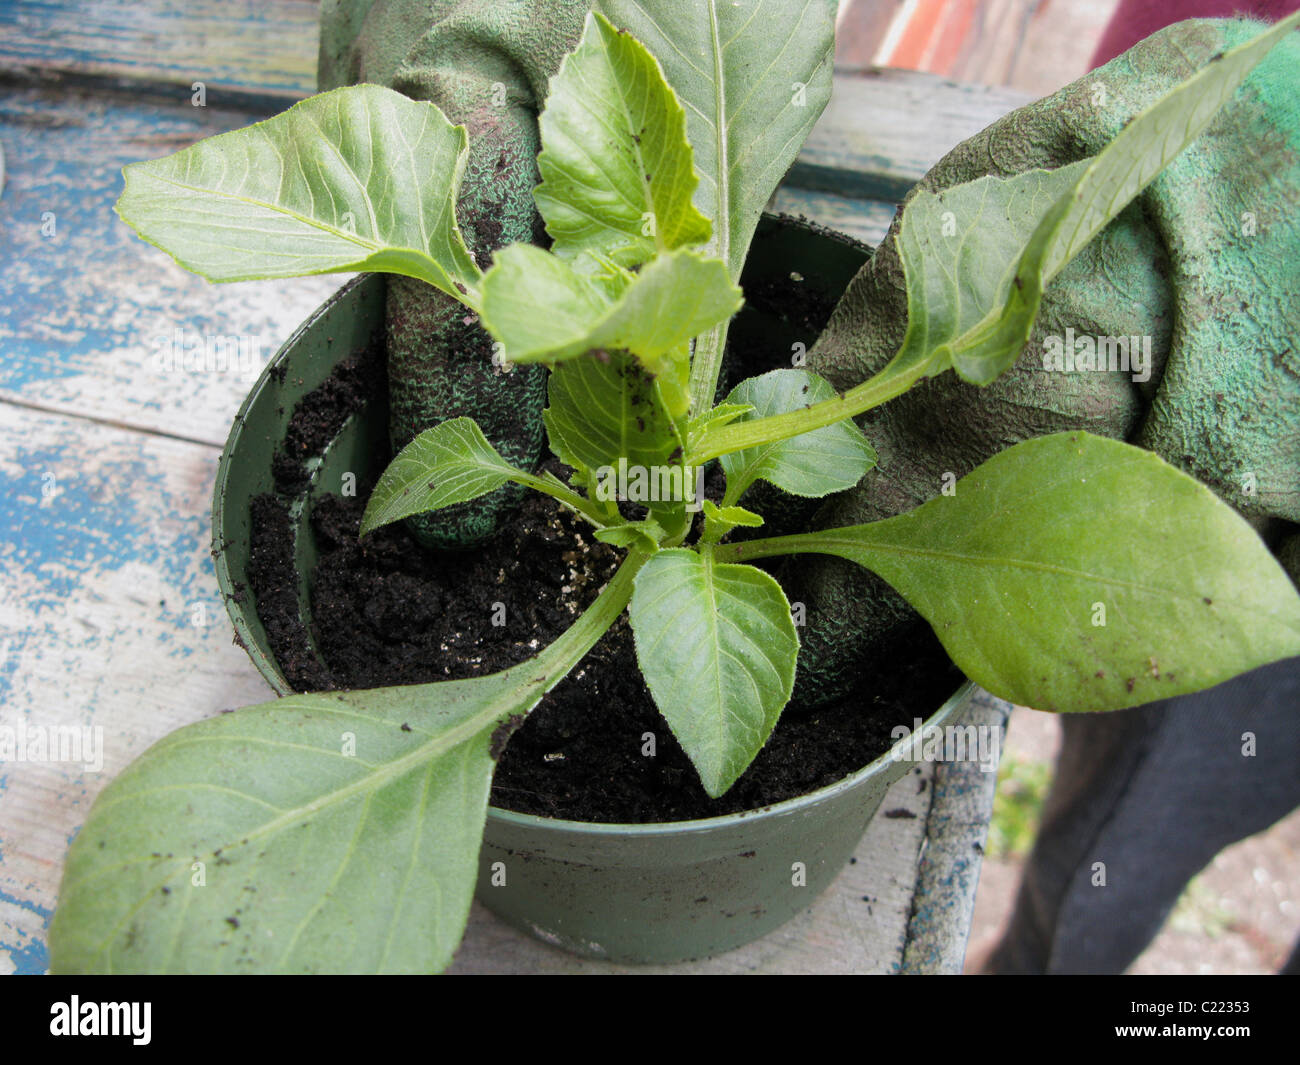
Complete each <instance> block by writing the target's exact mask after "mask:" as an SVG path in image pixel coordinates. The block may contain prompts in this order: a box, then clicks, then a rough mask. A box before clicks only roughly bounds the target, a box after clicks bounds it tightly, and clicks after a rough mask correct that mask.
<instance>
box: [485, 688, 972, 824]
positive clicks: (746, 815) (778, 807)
mask: <svg viewBox="0 0 1300 1065" xmlns="http://www.w3.org/2000/svg"><path fill="white" fill-rule="evenodd" d="M975 690H976V689H975V682H974V681H972V680H970V679H966V680H964V681H962V683H961V685H960V686H959V687H958V688H957V690H956V691H955V692H953V693H952V695H950V696H948V698H947V699H945V700H944V702H943V704H942V705H941V706H940V707H939V709H938V710H936V711H935V712H934V713H932V714H930V715H929V716H928V717H926V718H924V719H922V728H929V727H930V726H932V725H943V724H944V723H945V722H947V721H948V720H949V719H950V718H952V717H953V716H954V714H956V713H957V712H958V711H959V710H961V709H963V708H964V707H965V706H966V705H967V703H969V702H970V698H971V696H972V694H973V693H974V691H975ZM911 742H912V738H911V736H905V737H904V738H902V739H900V740H899V741H898V742H897V743H894V744H893V745H891V746H890V748H889V750H887V751H885V752H883V753H882V754H879V755H877V756H876V757H875V758H873V759H872V760H871V761H870V762H868V763H867V764H866V765H865V766H863V767H862V768H861V769H859V770H857V771H856V772H853V773H850V774H849V775H848V776H846V777H841V778H840V779H839V780H837V781H835V782H834V783H832V784H827V785H825V786H824V787H820V788H818V789H817V790H816V791H808V792H804V793H803V794H802V795H796V796H794V797H793V798H790V799H782V800H781V801H780V802H775V803H772V804H771V805H769V806H760V807H758V808H757V809H753V810H739V811H737V812H735V813H730V814H719V815H717V816H716V817H697V818H693V819H692V820H689V821H649V822H637V821H633V822H627V821H569V820H565V819H563V818H558V817H542V816H541V815H539V814H521V813H517V812H516V811H514V810H503V809H502V808H501V807H499V806H492V805H489V806H488V819H489V820H496V821H498V822H500V823H502V824H507V825H510V826H511V827H514V828H523V829H531V830H533V831H537V832H572V833H581V834H583V835H587V836H669V835H678V834H683V835H686V834H693V833H701V832H709V831H713V830H716V829H719V828H722V827H723V826H724V825H729V824H733V823H735V822H737V821H754V820H761V819H764V818H776V817H784V816H786V815H788V814H792V813H796V812H797V811H799V810H801V809H803V808H804V807H807V806H815V805H819V804H820V803H823V802H827V801H830V800H831V799H834V798H837V797H838V796H840V795H843V794H844V793H845V792H848V791H852V790H853V789H854V788H857V787H859V786H860V785H862V784H864V783H866V782H867V781H868V780H869V779H871V778H872V777H875V776H878V775H880V774H881V773H883V772H885V770H886V768H887V767H888V766H889V765H890V763H891V762H893V761H895V759H894V752H895V751H897V750H900V749H901V748H902V747H903V746H904V745H905V744H908V743H911ZM898 761H902V759H898Z"/></svg>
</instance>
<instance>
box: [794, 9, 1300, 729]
mask: <svg viewBox="0 0 1300 1065" xmlns="http://www.w3.org/2000/svg"><path fill="white" fill-rule="evenodd" d="M1257 32H1259V26H1258V25H1257V24H1254V23H1250V22H1247V21H1244V20H1232V21H1227V20H1224V21H1217V20H1216V21H1211V20H1195V21H1188V22H1183V23H1179V24H1178V25H1175V26H1171V27H1169V28H1167V29H1165V30H1163V31H1161V32H1159V33H1157V34H1154V35H1153V36H1151V37H1149V38H1148V39H1147V40H1145V41H1143V42H1141V43H1140V44H1138V45H1137V46H1135V47H1134V48H1133V49H1131V50H1130V51H1128V52H1127V53H1125V54H1124V55H1122V56H1120V57H1118V58H1116V59H1115V60H1113V61H1112V62H1110V63H1108V64H1107V65H1106V66H1104V67H1102V68H1100V69H1098V70H1096V71H1093V72H1092V73H1090V74H1088V75H1087V76H1085V77H1083V78H1081V79H1080V80H1079V81H1077V82H1075V83H1074V84H1072V85H1070V86H1067V87H1066V88H1064V89H1062V90H1061V91H1060V92H1058V93H1056V94H1055V95H1053V96H1050V97H1048V98H1046V99H1044V100H1040V101H1039V102H1037V103H1034V104H1031V105H1030V106H1028V107H1024V108H1021V109H1020V110H1018V111H1015V112H1013V113H1012V114H1009V115H1007V116H1006V117H1005V118H1003V119H1001V120H1000V121H998V122H996V123H994V124H993V125H992V126H990V127H989V128H988V129H986V130H985V131H983V132H982V133H980V134H978V135H977V136H975V137H972V138H971V139H970V140H968V141H966V142H965V143H963V144H961V145H959V146H958V147H957V148H955V149H954V150H953V151H952V152H950V153H949V154H948V155H947V156H946V157H945V158H944V159H943V160H941V161H940V162H939V163H938V165H936V166H935V167H934V169H933V170H932V171H931V172H930V173H929V174H928V175H926V177H925V178H924V180H923V181H922V182H921V183H920V185H919V186H918V187H919V188H925V189H929V190H931V191H935V192H937V191H939V190H941V189H944V188H947V187H949V186H952V185H955V184H959V183H961V182H966V181H971V180H974V179H975V178H978V177H980V176H982V175H984V174H990V173H992V174H998V175H1003V176H1005V175H1010V174H1014V173H1018V172H1021V171H1024V170H1028V169H1032V168H1035V167H1042V168H1049V169H1050V168H1055V167H1059V166H1064V165H1066V164H1068V163H1072V162H1075V161H1076V160H1079V159H1083V158H1085V157H1087V156H1091V155H1094V154H1096V153H1097V152H1098V151H1100V150H1101V149H1102V148H1103V147H1104V146H1105V145H1106V144H1107V142H1108V141H1110V140H1111V139H1112V138H1113V137H1114V136H1115V135H1116V134H1117V133H1118V132H1119V131H1120V129H1121V128H1123V126H1124V124H1125V123H1126V122H1127V121H1128V120H1129V118H1130V117H1132V116H1133V115H1135V114H1136V113H1138V112H1140V111H1141V110H1143V109H1145V108H1146V107H1147V106H1149V105H1150V104H1151V103H1153V102H1154V101H1155V100H1156V99H1157V98H1159V97H1160V96H1161V95H1163V94H1164V93H1166V92H1167V91H1168V90H1170V89H1172V88H1173V87H1174V85H1176V84H1177V83H1178V82H1179V81H1181V80H1183V79H1184V78H1186V77H1188V76H1189V75H1191V74H1192V73H1193V72H1194V71H1195V70H1197V69H1199V68H1200V67H1202V66H1203V65H1204V64H1206V63H1208V62H1211V61H1213V60H1214V59H1215V58H1216V57H1217V54H1218V53H1220V52H1222V51H1224V50H1226V49H1228V48H1231V47H1233V46H1234V45H1236V44H1238V43H1240V42H1241V41H1243V40H1245V39H1246V38H1248V37H1250V36H1253V35H1254V34H1255V33H1257ZM1298 207H1300V39H1298V38H1297V36H1296V35H1295V34H1291V35H1290V37H1289V38H1288V39H1287V40H1285V41H1284V42H1282V43H1281V44H1279V45H1278V46H1277V47H1276V48H1275V49H1274V51H1273V52H1272V54H1270V55H1269V56H1268V58H1267V59H1265V61H1264V62H1263V63H1262V64H1261V65H1260V66H1259V67H1258V68H1257V69H1256V70H1255V72H1254V73H1253V74H1252V75H1251V77H1250V78H1249V80H1248V81H1247V82H1246V83H1245V85H1243V87H1242V88H1241V90H1240V91H1239V92H1238V93H1237V95H1236V98H1235V99H1234V100H1233V101H1232V102H1231V103H1230V104H1229V105H1228V106H1227V107H1226V108H1225V109H1224V110H1223V112H1222V113H1221V114H1220V115H1219V117H1218V118H1217V119H1216V120H1215V122H1214V124H1213V125H1212V126H1211V127H1210V128H1209V129H1208V130H1207V131H1206V132H1205V133H1204V134H1203V135H1202V136H1201V137H1200V138H1199V139H1198V140H1197V141H1196V142H1195V144H1193V145H1192V146H1191V147H1190V148H1189V149H1188V150H1187V151H1186V152H1184V153H1183V154H1182V155H1181V156H1180V157H1179V158H1178V159H1176V160H1175V161H1174V162H1173V163H1172V164H1171V165H1170V166H1169V167H1168V168H1167V169H1166V170H1165V171H1164V173H1162V174H1161V175H1160V177H1158V178H1157V179H1156V180H1155V181H1154V182H1153V183H1152V184H1151V185H1150V186H1149V187H1148V188H1147V190H1146V191H1145V192H1144V193H1143V194H1142V195H1141V196H1140V197H1139V198H1138V200H1137V201H1135V202H1134V203H1133V204H1131V205H1130V206H1129V208H1128V209H1127V210H1126V211H1125V212H1124V213H1123V214H1122V215H1121V216H1120V217H1119V218H1117V219H1116V220H1115V222H1114V223H1112V224H1111V225H1110V226H1109V227H1108V228H1107V229H1106V230H1105V232H1104V233H1103V234H1102V235H1101V236H1100V237H1099V238H1098V239H1097V240H1095V241H1094V242H1093V244H1092V245H1091V246H1090V247H1088V248H1087V249H1086V250H1085V251H1084V252H1083V253H1082V254H1081V255H1080V256H1079V257H1078V258H1077V259H1076V260H1075V261H1074V262H1073V263H1071V264H1070V266H1069V267H1068V268H1067V269H1066V270H1065V271H1063V272H1062V273H1061V275H1060V276H1059V278H1057V280H1056V281H1055V282H1054V283H1053V285H1052V287H1051V288H1050V289H1048V291H1047V293H1046V297H1045V299H1044V302H1043V307H1042V311H1041V314H1040V316H1039V319H1038V322H1037V324H1036V326H1035V328H1034V332H1033V334H1032V336H1031V338H1030V342H1029V344H1028V346H1027V347H1026V349H1025V351H1024V353H1023V354H1022V355H1021V357H1020V360H1019V361H1018V363H1017V364H1016V366H1015V367H1014V368H1013V369H1012V370H1011V371H1009V372H1008V373H1007V374H1006V375H1005V376H1004V377H1002V378H1001V379H999V380H998V381H997V382H995V383H994V384H993V385H991V386H989V387H987V388H978V387H975V386H973V385H968V384H965V383H963V382H962V381H961V380H959V379H958V378H957V377H956V376H955V375H954V374H951V373H946V374H942V375H940V376H939V377H937V378H933V379H930V380H928V381H925V382H923V383H922V384H920V385H918V386H917V387H915V388H913V389H912V390H911V391H910V392H909V393H907V394H905V395H903V396H901V397H899V398H898V399H896V400H894V401H892V402H890V403H888V404H886V405H885V406H884V407H882V408H879V409H877V410H875V411H872V412H870V413H869V414H868V415H866V416H865V417H864V419H863V422H862V424H863V427H864V429H865V431H866V433H867V437H868V438H869V439H870V440H871V442H872V443H873V444H874V445H875V447H876V449H877V451H878V452H879V456H880V463H879V466H878V467H877V468H876V469H875V470H873V471H872V472H871V473H869V474H868V475H867V477H866V478H865V479H864V480H863V481H862V483H861V484H860V485H859V486H858V487H857V488H856V489H854V490H853V491H850V492H847V493H844V494H843V495H840V496H838V497H835V498H834V499H831V500H828V501H827V502H826V503H825V504H824V505H823V506H821V508H820V509H819V510H818V511H817V513H816V514H815V516H813V517H812V524H813V525H814V527H827V526H835V525H847V524H854V523H859V522H866V521H874V520H877V519H881V518H888V517H891V516H893V515H895V514H899V513H902V512H903V511H907V510H911V509H912V508H914V507H915V506H917V505H918V504H920V503H922V502H924V501H926V500H927V499H930V498H932V497H933V496H935V495H937V494H939V493H940V492H941V491H942V490H943V487H944V485H945V483H951V479H952V477H953V476H956V477H961V476H963V475H964V474H966V473H968V472H970V471H971V470H972V469H973V468H974V467H975V466H977V465H979V464H980V463H981V462H983V461H984V460H986V459H987V458H989V457H990V456H992V455H994V454H995V453H997V452H999V451H1001V450H1003V449H1005V448H1006V447H1009V446H1010V445H1012V444H1015V443H1017V442H1019V441H1022V440H1025V439H1027V438H1030V437H1034V436H1040V435H1043V434H1046V433H1052V432H1057V431H1060V430H1065V429H1086V430H1088V431H1090V432H1094V433H1099V434H1103V435H1107V436H1112V437H1118V438H1124V439H1128V440H1130V441H1132V442H1134V443H1136V444H1138V445H1140V446H1142V447H1146V448H1149V449H1150V450H1152V451H1155V452H1156V453H1158V454H1159V455H1161V456H1163V457H1164V458H1165V459H1167V460H1168V461H1170V462H1172V463H1174V464H1175V465H1177V466H1179V467H1181V468H1182V469H1184V470H1185V471H1187V472H1188V473H1190V474H1192V475H1193V476H1195V477H1197V478H1198V479H1200V480H1201V481H1203V482H1204V483H1205V484H1207V485H1208V486H1209V487H1210V488H1212V489H1213V490H1214V491H1215V492H1216V493H1217V494H1218V495H1219V496H1220V497H1221V498H1222V499H1224V500H1225V501H1226V502H1228V503H1229V504H1230V505H1232V506H1233V507H1235V508H1236V509H1237V510H1238V511H1240V512H1241V513H1242V514H1243V515H1245V516H1246V517H1248V518H1250V519H1254V520H1255V523H1256V525H1257V527H1259V528H1260V530H1261V532H1262V533H1263V534H1264V535H1265V537H1266V539H1268V540H1270V542H1272V543H1273V545H1274V547H1275V549H1277V551H1278V554H1279V557H1280V558H1281V559H1282V560H1283V564H1284V565H1287V566H1288V567H1289V569H1290V572H1291V573H1292V575H1293V576H1296V577H1300V566H1297V559H1298V557H1300V538H1297V537H1296V536H1295V527H1294V525H1291V524H1289V523H1295V522H1300V350H1298V349H1297V346H1296V333H1297V330H1300V226H1297V223H1296V217H1297V209H1298ZM956 224H957V225H959V226H960V225H961V221H960V220H956ZM897 225H898V223H897V221H895V227H894V229H891V231H890V234H889V235H888V236H887V237H886V239H885V241H884V243H883V244H882V245H881V246H880V248H879V249H878V250H877V252H876V254H875V255H874V257H873V258H872V259H871V261H870V262H869V263H868V264H867V265H866V266H864V267H863V269H862V271H861V272H860V273H859V274H858V276H857V277H856V278H855V279H854V280H853V282H852V284H851V285H850V287H849V289H848V291H847V293H846V294H845V296H844V298H843V300H842V301H841V303H840V304H839V306H838V307H837V308H836V310H835V312H834V314H833V316H832V318H831V320H830V323H829V325H828V327H827V329H826V330H825V332H824V333H823V335H822V336H821V338H820V339H819V341H818V343H817V345H816V346H815V347H814V348H813V350H812V351H811V352H809V356H808V364H809V367H810V368H811V369H813V370H814V371H816V372H818V373H820V374H822V375H824V376H825V377H827V378H828V379H829V380H830V381H831V383H832V384H834V385H835V386H836V388H839V389H844V388H847V387H850V386H852V385H854V384H857V383H859V382H860V381H862V380H864V379H865V378H867V377H869V376H870V375H871V374H873V373H874V372H876V371H877V370H879V369H880V368H881V367H883V366H884V365H885V363H886V362H887V361H888V360H889V358H890V357H891V356H892V355H893V354H894V352H895V351H896V350H897V348H898V346H899V343H900V341H901V340H902V337H903V332H904V329H905V327H906V319H907V312H906V302H905V299H904V289H903V274H902V267H901V265H900V262H899V259H898V255H897V252H896V250H895V244H894V237H895V233H896V229H897ZM1067 330H1072V334H1073V336H1074V337H1083V336H1087V337H1091V338H1094V339H1095V338H1098V337H1134V336H1136V337H1149V338H1150V343H1151V360H1150V363H1151V364H1150V365H1147V366H1145V367H1143V368H1142V369H1141V370H1140V371H1137V372H1135V369H1136V368H1134V367H1132V366H1131V367H1130V369H1129V372H1123V371H1109V370H1107V371H1096V370H1076V371H1075V372H1063V371H1062V370H1061V369H1059V368H1048V367H1045V357H1046V358H1047V361H1051V356H1053V355H1060V354H1062V351H1063V348H1064V343H1065V340H1066V338H1067V337H1068V336H1069V335H1070V334H1067ZM1050 338H1056V339H1055V340H1052V339H1050ZM1148 373H1149V378H1148V379H1145V380H1143V378H1144V377H1146V375H1147V374H1148ZM1080 535H1081V536H1086V535H1087V530H1086V529H1084V530H1080ZM1284 542H1285V546H1283V544H1284ZM780 577H781V580H782V583H783V584H784V585H785V587H786V590H787V593H788V594H789V597H790V599H791V601H792V602H803V603H804V604H805V605H806V607H807V626H806V628H805V629H804V631H803V633H802V638H803V648H802V650H801V652H800V658H799V673H798V680H797V682H796V687H795V694H794V700H793V704H794V705H797V706H803V707H811V706H816V705H818V704H820V703H822V702H824V701H827V700H829V699H832V698H835V697H838V696H840V695H842V694H844V693H845V692H846V691H847V690H848V689H849V688H850V686H852V685H853V684H854V683H857V682H860V681H861V679H862V678H863V677H864V676H865V675H868V674H869V673H870V672H871V671H872V670H873V669H874V668H875V667H876V666H877V665H878V664H879V663H880V662H881V661H882V660H883V657H884V656H885V655H887V654H889V653H891V652H892V651H893V650H894V649H895V648H896V646H897V645H898V643H899V642H900V641H906V640H908V639H910V638H912V637H913V636H914V634H915V632H916V629H915V626H916V625H918V624H920V622H919V619H918V618H917V616H916V615H915V614H914V613H913V612H912V611H911V610H910V608H908V607H907V606H906V604H905V603H904V602H903V601H902V599H900V598H899V597H898V596H897V595H896V594H895V593H894V592H893V591H892V590H891V589H889V588H888V587H887V586H886V585H885V584H884V583H883V582H882V581H880V580H878V579H877V578H875V577H874V576H872V575H871V574H869V573H867V572H866V571H864V570H862V569H860V568H858V567H856V566H854V565H852V564H850V563H848V562H843V561H840V560H838V559H833V558H825V557H823V556H802V557H799V558H793V559H790V560H789V561H788V562H787V563H786V564H785V568H784V570H783V571H782V572H781V573H780Z"/></svg>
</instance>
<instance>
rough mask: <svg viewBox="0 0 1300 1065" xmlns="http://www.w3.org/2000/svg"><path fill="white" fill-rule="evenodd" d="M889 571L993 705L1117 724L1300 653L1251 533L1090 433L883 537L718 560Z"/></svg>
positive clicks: (980, 474) (1030, 445)
mask: <svg viewBox="0 0 1300 1065" xmlns="http://www.w3.org/2000/svg"><path fill="white" fill-rule="evenodd" d="M716 550H717V552H718V555H719V557H726V558H733V559H734V558H739V559H743V558H760V557H763V556H765V555H771V554H778V553H780V554H786V553H792V552H800V551H817V552H823V553H826V554H832V555H839V556H840V557H842V558H847V559H849V560H850V561H853V562H857V563H859V564H860V565H863V566H866V567H867V568H868V569H871V570H873V571H875V572H876V573H878V574H879V575H880V576H881V577H883V578H884V579H885V580H887V581H888V582H889V583H890V584H892V585H893V586H894V587H895V588H897V589H898V591H899V592H900V593H902V595H903V597H904V598H905V599H907V601H908V602H909V603H911V604H912V606H913V607H915V608H916V609H917V610H918V611H919V612H920V613H921V614H922V616H924V617H925V619H926V620H927V621H928V622H929V623H930V624H931V625H932V626H933V627H934V631H935V633H936V634H937V635H938V637H939V639H940V640H941V641H942V642H943V645H944V647H945V648H947V650H948V653H949V654H950V655H951V656H952V659H953V661H954V662H956V663H957V665H958V666H960V667H961V669H962V670H963V671H964V672H965V673H966V675H967V676H969V677H970V678H971V679H972V680H975V681H977V682H978V683H979V684H982V685H983V686H984V687H985V688H987V689H988V690H989V691H991V692H993V693H994V694H995V695H1000V696H1002V697H1003V698H1006V699H1010V700H1011V701H1012V702H1015V703H1020V704H1023V705H1026V706H1033V707H1036V708H1038V709H1041V710H1060V711H1066V710H1114V709H1119V708H1121V707H1127V706H1137V705H1139V704H1141V703H1146V702H1150V701H1152V700H1154V699H1161V698H1167V697H1169V696H1173V695H1182V694H1184V693H1186V692H1192V691H1199V690H1200V689H1202V688H1207V687H1210V686H1211V685H1214V684H1218V683H1220V682H1222V681H1224V680H1227V679H1228V678H1230V677H1233V676H1235V675H1237V674H1238V673H1242V672H1244V671H1246V670H1248V669H1253V668H1255V667H1256V666H1260V665H1264V664H1265V663H1267V662H1272V661H1275V660H1277V659H1280V658H1286V657H1288V656H1291V655H1295V654H1300V595H1297V593H1296V590H1295V588H1294V587H1293V586H1292V584H1291V582H1290V580H1289V579H1288V578H1287V576H1286V573H1285V572H1284V571H1283V569H1282V567H1281V566H1280V565H1279V564H1278V563H1277V561H1276V560H1275V559H1274V558H1273V557H1272V555H1270V554H1269V552H1268V550H1267V548H1266V547H1265V546H1264V544H1263V542H1262V541H1261V540H1260V539H1259V537H1258V536H1256V534H1255V532H1254V530H1253V529H1251V527H1250V526H1249V525H1248V524H1247V523H1246V522H1245V521H1244V520H1242V518H1240V517H1239V516H1238V515H1237V514H1236V513H1235V512H1234V511H1233V510H1232V509H1231V508H1229V507H1228V506H1227V505H1226V504H1225V503H1223V502H1221V501H1220V500H1219V499H1217V498H1216V497H1215V496H1214V494H1213V493H1211V492H1210V490H1209V489H1208V488H1206V487H1205V486H1204V485H1202V484H1200V483H1199V482H1197V481H1196V480H1194V479H1193V478H1191V477H1189V476H1187V475H1186V474H1185V473H1182V472H1181V471H1179V470H1177V469H1175V468H1174V467H1173V466H1170V465H1168V464H1167V463H1165V462H1164V461H1163V460H1162V459H1160V458H1159V457H1158V456H1156V455H1154V454H1152V453H1151V452H1148V451H1143V450H1142V449H1140V448H1136V447H1132V446H1130V445H1128V444H1123V443H1120V442H1118V441H1115V440H1108V439H1105V438H1102V437H1096V436H1091V435H1089V434H1087V433H1058V434H1056V435H1053V436H1046V437H1041V438H1039V439H1037V440H1030V441H1027V442H1025V443H1022V444H1017V445H1016V446H1015V447H1012V448H1009V449H1008V450H1006V451H1004V452H1002V453H1001V454H999V455H997V456H995V457H994V458H992V459H990V460H989V461H988V462H986V463H984V465H982V466H980V467H979V469H977V470H976V471H975V472H974V473H972V474H970V475H969V476H967V477H964V478H962V479H961V480H960V481H958V482H957V484H956V487H955V493H954V494H953V495H951V496H939V497H937V498H935V499H932V500H931V501H930V502H928V503H926V504H924V505H923V506H921V507H919V508H917V509H916V510H914V511H912V512H910V513H908V514H904V515H901V516H899V517H896V518H890V519H888V520H887V521H882V522H875V523H873V524H870V525H856V526H851V527H848V528H842V529H832V530H828V531H826V532H818V533H811V534H801V535H796V536H791V537H777V538H773V539H771V540H766V541H752V542H750V543H745V544H728V545H725V546H723V547H719V548H717V549H716Z"/></svg>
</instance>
